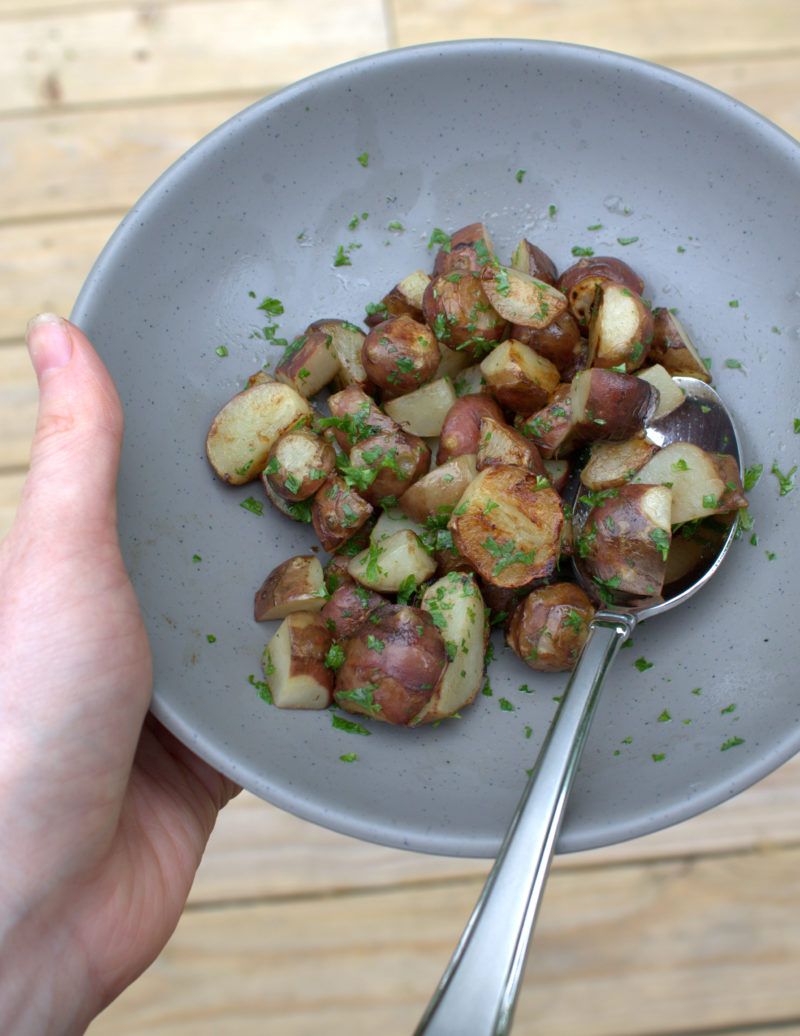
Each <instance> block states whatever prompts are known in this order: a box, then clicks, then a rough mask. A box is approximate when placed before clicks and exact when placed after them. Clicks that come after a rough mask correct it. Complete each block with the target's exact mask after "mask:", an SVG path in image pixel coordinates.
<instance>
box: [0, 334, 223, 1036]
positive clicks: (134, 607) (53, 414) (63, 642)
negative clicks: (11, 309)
mask: <svg viewBox="0 0 800 1036" xmlns="http://www.w3.org/2000/svg"><path fill="white" fill-rule="evenodd" d="M28 345H29V350H30V354H31V358H32V361H33V364H34V367H35V369H36V372H37V377H38V380H39V392H40V399H39V417H38V422H37V427H36V433H35V437H34V442H33V446H32V451H31V467H30V473H29V476H28V479H27V481H26V484H25V488H24V492H23V496H22V501H21V504H20V508H19V512H18V515H17V519H16V521H15V523H14V526H13V528H12V529H11V531H10V533H9V535H8V536H7V537H6V539H5V541H4V542H3V543H2V544H0V644H2V653H0V716H2V722H0V874H2V877H3V880H2V884H1V885H0V1031H2V1032H3V1033H4V1034H6V1036H13V1034H17V1033H25V1034H30V1033H36V1034H37V1036H44V1034H67V1033H69V1034H72V1033H81V1032H83V1031H84V1030H85V1028H86V1026H87V1025H88V1023H89V1022H90V1020H91V1019H92V1018H93V1017H94V1016H95V1015H96V1014H97V1013H99V1011H101V1010H102V1009H103V1007H105V1006H106V1005H107V1004H108V1003H109V1002H110V1001H111V1000H112V999H113V998H114V997H115V996H117V995H118V994H119V993H120V992H121V991H122V989H124V988H125V986H126V985H128V984H129V983H130V982H132V981H133V979H134V978H136V977H137V976H138V975H139V974H140V973H141V972H142V971H143V970H144V968H145V967H147V965H148V964H149V963H150V962H151V961H152V960H153V959H154V958H155V957H156V956H157V954H158V953H159V951H160V950H161V949H162V947H163V946H164V944H165V943H166V941H167V939H168V938H169V936H170V934H171V933H172V931H173V929H174V927H175V925H176V924H177V921H178V918H179V917H180V913H181V911H182V909H183V906H184V904H185V902H186V897H187V895H188V892H189V888H190V886H191V883H192V879H193V877H194V873H195V870H196V868H197V865H198V864H199V862H200V858H201V856H202V853H203V850H204V848H205V845H206V842H207V840H208V837H209V835H210V833H211V830H212V828H213V825H214V821H215V819H216V816H217V812H218V810H219V809H220V808H221V807H222V806H223V805H224V804H225V803H226V802H227V801H228V800H229V799H230V798H231V796H232V795H233V794H235V792H236V790H237V789H236V788H235V786H234V785H233V784H232V782H230V781H229V780H227V779H226V778H224V777H222V776H221V775H220V774H218V773H217V772H216V771H214V770H213V769H212V768H211V767H209V766H208V765H206V764H205V763H204V762H202V761H201V760H200V759H198V758H197V757H196V756H195V755H193V754H192V753H191V752H190V751H189V750H188V749H187V748H185V747H184V746H183V745H181V744H180V743H179V742H177V741H176V740H175V739H174V738H173V737H172V736H171V735H170V734H168V732H167V731H166V730H165V729H164V728H163V727H161V726H160V724H158V723H157V722H156V721H155V720H154V719H153V718H152V717H148V715H147V710H148V704H149V699H150V693H151V689H152V663H151V656H150V650H149V646H148V642H147V634H146V632H145V628H144V624H143V622H142V618H141V614H140V612H139V607H138V604H137V601H136V596H135V594H134V591H133V588H132V586H131V584H130V581H129V579H128V575H127V572H126V570H125V566H124V564H123V561H122V557H121V555H120V551H119V545H118V541H117V529H116V478H117V470H118V465H119V454H120V447H121V440H122V408H121V406H120V402H119V397H118V396H117V393H116V390H115V388H114V385H113V383H112V381H111V377H110V375H109V374H108V372H107V371H106V369H105V367H104V366H103V364H102V362H101V361H100V359H99V357H98V356H97V354H96V353H95V351H94V350H93V348H92V346H91V344H90V343H89V341H88V339H87V338H86V337H85V336H84V335H83V334H82V332H81V331H80V330H78V328H76V327H75V326H74V325H72V324H69V323H68V322H66V321H63V320H60V319H59V318H57V317H54V316H51V315H46V316H43V317H39V318H37V319H36V320H34V321H32V322H31V325H30V327H29V332H28Z"/></svg>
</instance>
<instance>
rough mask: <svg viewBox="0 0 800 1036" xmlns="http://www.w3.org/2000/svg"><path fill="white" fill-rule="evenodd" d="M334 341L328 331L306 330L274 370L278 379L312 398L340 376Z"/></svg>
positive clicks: (292, 343)
mask: <svg viewBox="0 0 800 1036" xmlns="http://www.w3.org/2000/svg"><path fill="white" fill-rule="evenodd" d="M339 368H340V363H339V357H338V356H337V355H336V351H335V350H334V348H333V339H332V337H331V335H329V334H327V333H326V332H325V331H310V330H309V331H305V332H304V333H303V334H302V335H298V336H297V338H295V339H294V341H292V342H290V343H289V345H287V346H286V349H285V350H284V353H283V356H282V357H281V359H280V361H279V362H278V365H277V367H276V368H275V379H276V380H277V381H282V382H285V384H287V385H291V386H293V387H294V388H295V389H296V390H297V391H298V392H299V393H300V395H301V396H303V397H304V398H305V399H309V398H310V397H311V396H315V395H316V394H317V393H318V392H319V391H320V389H323V388H324V387H325V386H326V385H328V384H330V382H332V381H333V379H334V378H335V377H336V375H337V374H338V373H339Z"/></svg>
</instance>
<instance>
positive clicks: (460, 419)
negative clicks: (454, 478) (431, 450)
mask: <svg viewBox="0 0 800 1036" xmlns="http://www.w3.org/2000/svg"><path fill="white" fill-rule="evenodd" d="M484 417H493V418H494V419H495V421H498V422H500V423H501V424H505V418H504V417H503V411H502V410H501V409H500V404H499V403H498V402H497V401H496V400H495V399H493V398H492V397H491V396H489V395H486V394H485V393H482V392H479V393H474V394H472V395H468V396H460V397H459V398H458V399H457V400H456V401H455V403H453V405H452V406H451V407H450V409H449V410H448V412H447V416H446V417H445V419H444V424H443V425H442V434H441V437H440V439H439V449H438V452H437V454H436V463H437V464H444V463H445V462H446V461H448V460H452V458H453V457H461V456H463V455H464V454H465V453H466V454H476V453H477V452H478V445H479V442H480V434H481V421H482V419H483V418H484Z"/></svg>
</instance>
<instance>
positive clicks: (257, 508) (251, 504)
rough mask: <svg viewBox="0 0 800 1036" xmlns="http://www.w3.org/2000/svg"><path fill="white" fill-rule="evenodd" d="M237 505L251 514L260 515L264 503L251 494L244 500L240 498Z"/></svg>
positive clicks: (262, 511)
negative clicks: (240, 500)
mask: <svg viewBox="0 0 800 1036" xmlns="http://www.w3.org/2000/svg"><path fill="white" fill-rule="evenodd" d="M239 507H243V508H244V510H245V511H250V513H251V514H258V515H262V514H263V513H264V504H263V503H262V501H261V500H256V499H255V498H254V497H252V496H248V498H247V499H246V500H242V502H241V503H240V504H239Z"/></svg>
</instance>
